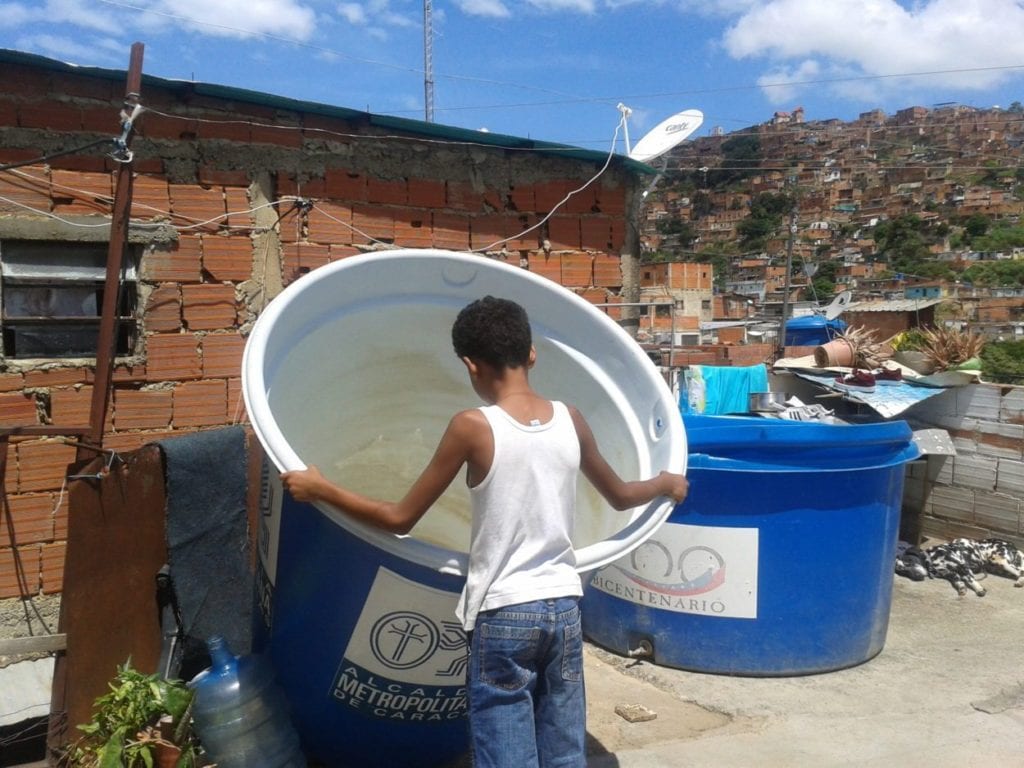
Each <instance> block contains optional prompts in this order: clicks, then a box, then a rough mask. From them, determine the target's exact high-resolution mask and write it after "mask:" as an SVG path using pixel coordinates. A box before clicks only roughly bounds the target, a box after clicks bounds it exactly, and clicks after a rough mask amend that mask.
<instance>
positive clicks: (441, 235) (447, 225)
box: [434, 212, 469, 251]
mask: <svg viewBox="0 0 1024 768" xmlns="http://www.w3.org/2000/svg"><path fill="white" fill-rule="evenodd" d="M434 245H435V246H436V247H437V248H453V249H455V250H459V251H464V250H466V249H467V248H469V216H465V215H462V214H458V213H437V212H435V213H434Z"/></svg>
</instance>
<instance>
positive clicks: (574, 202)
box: [558, 181, 597, 214]
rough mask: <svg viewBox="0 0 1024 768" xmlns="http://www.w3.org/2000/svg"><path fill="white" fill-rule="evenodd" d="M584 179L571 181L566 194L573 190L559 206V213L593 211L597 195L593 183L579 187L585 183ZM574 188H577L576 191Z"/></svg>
mask: <svg viewBox="0 0 1024 768" xmlns="http://www.w3.org/2000/svg"><path fill="white" fill-rule="evenodd" d="M585 183H586V182H585V181H580V182H572V183H570V184H569V185H568V186H569V189H568V190H567V192H566V194H568V193H569V192H573V194H572V195H571V196H570V197H569V199H568V200H566V201H565V205H564V206H562V207H561V208H559V209H558V210H559V212H561V213H575V214H589V213H593V212H594V209H595V208H596V207H597V195H596V190H595V189H594V184H591V185H590V186H588V187H585V188H583V189H579V188H580V186H582V185H583V184H585ZM574 190H579V191H578V192H576V191H574Z"/></svg>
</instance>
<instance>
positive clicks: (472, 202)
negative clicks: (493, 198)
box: [445, 181, 484, 213]
mask: <svg viewBox="0 0 1024 768" xmlns="http://www.w3.org/2000/svg"><path fill="white" fill-rule="evenodd" d="M445 199H446V200H447V201H448V207H449V208H454V209H455V210H457V211H467V212H469V213H483V212H484V196H483V193H481V192H477V191H476V190H475V189H474V188H473V185H472V184H470V183H468V182H465V181H449V182H448V189H447V192H446V195H445Z"/></svg>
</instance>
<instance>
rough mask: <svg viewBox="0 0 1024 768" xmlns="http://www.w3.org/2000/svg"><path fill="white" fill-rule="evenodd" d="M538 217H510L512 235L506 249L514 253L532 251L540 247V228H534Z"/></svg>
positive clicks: (528, 215)
mask: <svg viewBox="0 0 1024 768" xmlns="http://www.w3.org/2000/svg"><path fill="white" fill-rule="evenodd" d="M536 223H537V217H536V216H534V215H533V214H529V213H523V214H520V215H518V216H513V217H509V223H508V227H507V228H508V230H509V232H510V233H511V237H510V239H509V241H508V242H507V243H506V245H505V247H506V248H508V249H509V250H513V251H532V250H534V249H535V248H539V247H540V227H534V225H535V224H536Z"/></svg>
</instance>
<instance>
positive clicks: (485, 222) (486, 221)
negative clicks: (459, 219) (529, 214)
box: [469, 213, 515, 250]
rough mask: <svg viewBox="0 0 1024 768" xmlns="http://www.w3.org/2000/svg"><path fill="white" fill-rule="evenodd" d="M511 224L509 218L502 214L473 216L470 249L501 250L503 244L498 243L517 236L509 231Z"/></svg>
mask: <svg viewBox="0 0 1024 768" xmlns="http://www.w3.org/2000/svg"><path fill="white" fill-rule="evenodd" d="M509 224H510V220H509V218H508V217H507V216H504V215H502V214H497V213H492V214H485V215H483V216H471V217H470V219H469V229H470V240H469V247H470V248H472V249H473V250H480V249H481V248H488V247H490V246H494V247H495V248H499V249H500V248H501V245H502V243H498V241H500V240H504V239H505V238H506V237H508V236H509V235H511V234H515V233H514V232H510V231H509ZM496 243H497V244H496Z"/></svg>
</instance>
